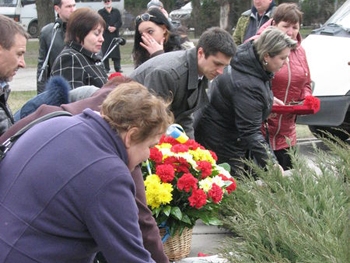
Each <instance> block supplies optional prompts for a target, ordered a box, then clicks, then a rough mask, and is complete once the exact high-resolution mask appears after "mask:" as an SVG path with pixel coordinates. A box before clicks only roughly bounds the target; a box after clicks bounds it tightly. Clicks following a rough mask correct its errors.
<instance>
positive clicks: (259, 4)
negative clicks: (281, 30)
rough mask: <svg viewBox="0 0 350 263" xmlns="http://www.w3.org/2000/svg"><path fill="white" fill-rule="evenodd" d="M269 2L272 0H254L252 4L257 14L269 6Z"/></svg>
mask: <svg viewBox="0 0 350 263" xmlns="http://www.w3.org/2000/svg"><path fill="white" fill-rule="evenodd" d="M271 2H272V0H254V1H253V5H254V6H255V8H256V10H257V11H258V13H259V15H262V14H264V13H265V12H266V10H267V9H268V8H269V6H270V4H271Z"/></svg>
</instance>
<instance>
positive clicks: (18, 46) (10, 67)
mask: <svg viewBox="0 0 350 263" xmlns="http://www.w3.org/2000/svg"><path fill="white" fill-rule="evenodd" d="M26 46H27V39H26V38H25V37H24V36H22V35H20V34H16V35H14V45H13V46H12V47H11V48H10V49H9V50H7V49H4V48H3V47H2V46H0V80H2V81H11V80H12V78H13V76H14V75H16V72H17V70H18V69H19V68H24V67H25V66H26V63H25V61H24V53H25V52H26V50H27V48H26Z"/></svg>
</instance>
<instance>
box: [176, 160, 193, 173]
mask: <svg viewBox="0 0 350 263" xmlns="http://www.w3.org/2000/svg"><path fill="white" fill-rule="evenodd" d="M178 161H179V163H178V165H177V167H176V171H177V172H179V173H181V172H182V173H189V172H190V170H189V168H190V164H189V163H188V162H187V161H186V159H185V158H183V157H179V158H178Z"/></svg>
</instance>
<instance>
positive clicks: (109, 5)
mask: <svg viewBox="0 0 350 263" xmlns="http://www.w3.org/2000/svg"><path fill="white" fill-rule="evenodd" d="M104 5H105V7H106V8H111V7H112V0H106V1H104Z"/></svg>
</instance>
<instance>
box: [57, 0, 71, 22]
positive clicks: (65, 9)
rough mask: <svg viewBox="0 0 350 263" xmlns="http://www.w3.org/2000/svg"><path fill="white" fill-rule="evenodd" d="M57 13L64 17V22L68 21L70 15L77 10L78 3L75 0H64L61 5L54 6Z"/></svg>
mask: <svg viewBox="0 0 350 263" xmlns="http://www.w3.org/2000/svg"><path fill="white" fill-rule="evenodd" d="M54 8H55V11H56V13H57V14H58V15H59V17H60V18H61V19H62V21H63V22H67V21H68V19H69V17H70V15H71V14H72V13H73V12H74V11H75V9H76V4H75V0H62V1H61V7H59V6H57V5H55V6H54Z"/></svg>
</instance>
